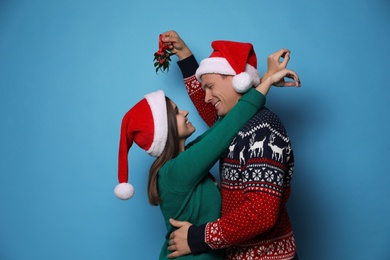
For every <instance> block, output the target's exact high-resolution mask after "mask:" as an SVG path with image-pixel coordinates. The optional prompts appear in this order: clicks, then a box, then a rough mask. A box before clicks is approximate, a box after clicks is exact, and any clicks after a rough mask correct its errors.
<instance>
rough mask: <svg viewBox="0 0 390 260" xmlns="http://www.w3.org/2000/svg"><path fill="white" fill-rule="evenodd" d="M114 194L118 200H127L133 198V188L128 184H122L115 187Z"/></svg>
mask: <svg viewBox="0 0 390 260" xmlns="http://www.w3.org/2000/svg"><path fill="white" fill-rule="evenodd" d="M114 194H115V196H116V197H117V198H118V199H121V200H128V199H131V197H133V194H134V187H133V185H131V184H130V183H127V182H122V183H119V184H118V185H116V186H115V189H114Z"/></svg>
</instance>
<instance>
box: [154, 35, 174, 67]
mask: <svg viewBox="0 0 390 260" xmlns="http://www.w3.org/2000/svg"><path fill="white" fill-rule="evenodd" d="M158 46H159V49H158V51H157V52H155V53H154V59H153V61H154V67H155V68H156V73H157V72H158V70H161V72H164V71H165V70H166V71H167V72H168V71H169V62H170V61H171V56H172V55H173V53H169V52H168V46H166V45H164V43H163V41H162V35H161V34H160V37H159V42H158Z"/></svg>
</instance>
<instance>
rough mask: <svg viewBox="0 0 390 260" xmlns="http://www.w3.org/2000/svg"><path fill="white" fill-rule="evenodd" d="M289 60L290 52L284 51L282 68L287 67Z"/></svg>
mask: <svg viewBox="0 0 390 260" xmlns="http://www.w3.org/2000/svg"><path fill="white" fill-rule="evenodd" d="M289 61H290V52H286V53H285V54H284V56H283V61H282V63H281V64H282V66H283V68H286V67H287V64H288V62H289Z"/></svg>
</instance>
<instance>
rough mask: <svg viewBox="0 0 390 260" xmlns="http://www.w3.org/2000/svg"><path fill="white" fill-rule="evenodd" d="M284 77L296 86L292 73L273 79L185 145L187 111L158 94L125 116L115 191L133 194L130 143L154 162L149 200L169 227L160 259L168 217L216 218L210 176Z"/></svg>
mask: <svg viewBox="0 0 390 260" xmlns="http://www.w3.org/2000/svg"><path fill="white" fill-rule="evenodd" d="M284 77H289V78H292V79H294V80H295V81H296V82H298V81H299V79H298V76H297V74H296V73H295V72H293V71H291V70H287V69H284V70H282V71H280V72H277V73H275V74H273V75H272V76H270V77H269V78H267V80H265V81H264V82H262V83H261V84H260V85H258V86H257V87H256V89H251V90H249V91H248V92H247V93H246V94H244V95H243V96H242V98H241V99H240V100H239V101H238V103H237V104H236V105H235V106H234V108H233V109H232V110H231V111H230V112H229V113H228V114H227V115H226V116H224V117H222V118H220V119H219V120H218V121H217V122H216V123H215V124H214V125H213V127H211V128H210V129H209V130H207V131H206V132H205V133H204V134H202V135H201V136H199V137H198V138H197V139H195V140H194V141H193V142H191V143H189V144H188V145H187V146H185V142H186V140H187V138H188V137H189V136H191V135H192V133H193V132H194V131H195V128H194V127H193V126H192V124H191V123H190V122H189V121H188V119H187V115H188V112H187V111H184V110H179V109H178V108H177V106H176V104H175V103H174V102H172V101H171V100H170V99H169V98H167V97H165V95H164V93H163V92H162V91H157V92H153V93H150V94H148V95H146V96H145V98H144V99H142V100H141V101H140V102H138V103H137V104H136V105H135V106H134V107H133V108H131V109H130V110H129V111H128V112H127V113H126V115H125V116H124V118H123V121H122V127H121V140H120V147H119V172H118V178H119V183H120V184H118V185H117V187H116V188H115V191H114V192H115V195H116V196H117V197H118V198H120V199H129V198H131V197H132V195H133V187H132V186H131V185H130V184H129V183H128V182H127V181H128V162H127V153H128V150H129V149H130V147H131V146H132V144H133V142H135V143H136V144H137V145H138V146H139V147H141V148H142V149H144V150H146V151H147V153H148V154H150V155H152V156H155V157H157V159H156V160H155V162H154V163H153V165H152V166H151V168H150V172H149V184H148V195H149V202H150V203H151V204H152V205H160V208H161V211H162V213H163V216H164V220H165V225H166V227H167V235H166V237H165V243H164V245H163V247H162V249H161V253H160V259H168V254H169V253H170V252H169V251H168V242H169V234H170V233H171V232H172V231H173V228H172V226H171V225H170V223H169V219H170V218H173V219H177V220H187V221H189V222H191V223H193V224H201V223H205V222H208V221H213V220H215V219H217V218H218V217H219V216H220V211H221V198H220V194H219V190H218V187H217V185H216V184H215V181H214V180H213V178H212V176H211V175H210V174H209V172H208V171H209V170H210V168H211V167H212V166H213V165H214V164H215V163H216V162H217V160H218V158H219V156H220V155H221V154H222V153H223V152H224V151H225V150H226V149H227V148H228V146H229V144H230V143H231V141H232V139H233V138H234V136H235V135H236V134H237V132H238V131H239V130H240V129H241V128H242V126H243V125H244V124H245V123H246V122H247V121H248V120H249V119H250V118H251V117H252V116H253V115H254V114H255V113H256V112H257V111H258V110H259V109H260V108H261V107H262V106H263V105H264V103H265V95H266V94H267V93H268V90H269V88H270V87H271V85H272V84H274V83H275V82H278V81H279V80H281V79H283V78H284ZM181 259H224V254H223V252H222V251H216V250H213V251H211V252H207V253H202V254H198V255H186V256H183V257H182V258H181Z"/></svg>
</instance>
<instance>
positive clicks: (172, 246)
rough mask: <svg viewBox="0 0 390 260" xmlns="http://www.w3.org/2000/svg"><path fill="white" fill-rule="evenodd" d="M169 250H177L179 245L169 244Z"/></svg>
mask: <svg viewBox="0 0 390 260" xmlns="http://www.w3.org/2000/svg"><path fill="white" fill-rule="evenodd" d="M168 250H169V251H170V252H175V251H176V250H177V247H176V245H171V246H168Z"/></svg>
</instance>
